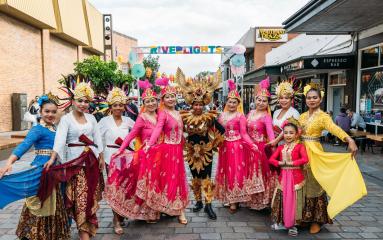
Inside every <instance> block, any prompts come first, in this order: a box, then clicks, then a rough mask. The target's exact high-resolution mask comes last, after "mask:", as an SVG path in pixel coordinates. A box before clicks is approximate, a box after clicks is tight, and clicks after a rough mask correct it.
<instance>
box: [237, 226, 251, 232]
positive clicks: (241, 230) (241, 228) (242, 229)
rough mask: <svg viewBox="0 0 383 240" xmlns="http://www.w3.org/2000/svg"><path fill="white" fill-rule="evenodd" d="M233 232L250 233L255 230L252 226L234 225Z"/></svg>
mask: <svg viewBox="0 0 383 240" xmlns="http://www.w3.org/2000/svg"><path fill="white" fill-rule="evenodd" d="M234 232H237V233H252V232H255V228H254V227H234Z"/></svg>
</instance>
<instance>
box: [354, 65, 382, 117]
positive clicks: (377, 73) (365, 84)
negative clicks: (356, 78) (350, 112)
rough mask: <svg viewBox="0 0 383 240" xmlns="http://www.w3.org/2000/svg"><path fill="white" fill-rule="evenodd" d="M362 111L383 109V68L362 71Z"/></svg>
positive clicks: (368, 111)
mask: <svg viewBox="0 0 383 240" xmlns="http://www.w3.org/2000/svg"><path fill="white" fill-rule="evenodd" d="M360 87H361V96H360V112H361V113H367V114H368V113H371V112H377V111H382V110H383V68H379V69H375V70H370V71H369V70H366V71H362V77H361V85H360Z"/></svg>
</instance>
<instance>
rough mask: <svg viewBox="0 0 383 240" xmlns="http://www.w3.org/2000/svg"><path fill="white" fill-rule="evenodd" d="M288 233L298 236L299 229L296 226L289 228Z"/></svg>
mask: <svg viewBox="0 0 383 240" xmlns="http://www.w3.org/2000/svg"><path fill="white" fill-rule="evenodd" d="M288 235H289V236H291V237H296V236H298V229H297V228H296V227H292V228H289V231H288Z"/></svg>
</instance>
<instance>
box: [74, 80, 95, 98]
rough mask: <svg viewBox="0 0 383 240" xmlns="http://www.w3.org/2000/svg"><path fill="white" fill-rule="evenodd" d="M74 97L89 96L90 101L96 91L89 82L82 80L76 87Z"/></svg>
mask: <svg viewBox="0 0 383 240" xmlns="http://www.w3.org/2000/svg"><path fill="white" fill-rule="evenodd" d="M73 94H74V99H80V98H82V97H85V98H87V99H88V100H89V101H92V100H93V98H94V91H93V89H92V88H91V87H90V84H89V83H86V82H80V83H78V84H77V86H76V87H75V89H74V93H73Z"/></svg>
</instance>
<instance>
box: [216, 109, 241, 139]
mask: <svg viewBox="0 0 383 240" xmlns="http://www.w3.org/2000/svg"><path fill="white" fill-rule="evenodd" d="M219 123H221V125H222V126H223V127H224V128H225V140H227V141H235V140H238V139H241V133H240V114H239V113H237V114H236V115H235V116H233V115H231V116H229V114H227V113H223V114H222V115H221V116H220V118H219Z"/></svg>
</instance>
